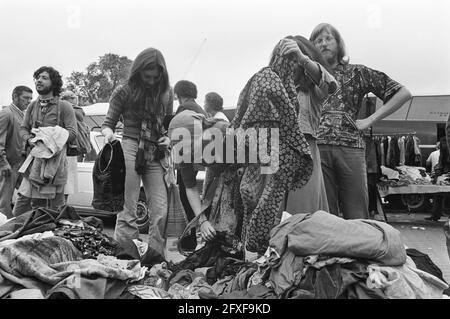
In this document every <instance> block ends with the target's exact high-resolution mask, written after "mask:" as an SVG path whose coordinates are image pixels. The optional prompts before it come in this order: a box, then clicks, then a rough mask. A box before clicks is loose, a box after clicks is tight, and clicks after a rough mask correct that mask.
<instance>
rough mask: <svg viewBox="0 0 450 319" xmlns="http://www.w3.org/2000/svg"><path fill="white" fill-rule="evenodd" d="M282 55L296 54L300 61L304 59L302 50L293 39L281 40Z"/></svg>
mask: <svg viewBox="0 0 450 319" xmlns="http://www.w3.org/2000/svg"><path fill="white" fill-rule="evenodd" d="M281 43H282V44H281V55H283V56H286V55H289V54H291V53H294V54H295V56H297V57H298V58H299V59H300V60H301V59H302V58H304V54H303V52H302V51H301V50H300V48H299V47H298V45H297V42H295V41H294V40H292V39H283V40H281Z"/></svg>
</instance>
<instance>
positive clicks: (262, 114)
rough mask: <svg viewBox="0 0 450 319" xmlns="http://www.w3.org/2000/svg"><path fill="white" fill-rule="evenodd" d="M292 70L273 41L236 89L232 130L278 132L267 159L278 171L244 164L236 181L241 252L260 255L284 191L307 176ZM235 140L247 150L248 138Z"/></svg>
mask: <svg viewBox="0 0 450 319" xmlns="http://www.w3.org/2000/svg"><path fill="white" fill-rule="evenodd" d="M296 68H298V64H297V62H296V61H294V60H293V59H292V58H291V57H290V56H287V57H283V56H282V55H281V52H280V45H278V46H277V47H276V49H275V51H274V58H273V59H272V63H271V64H270V65H269V67H265V68H263V69H262V70H260V71H259V72H258V73H256V74H255V75H254V76H253V77H252V78H251V79H250V80H249V81H248V83H247V84H246V86H245V88H244V89H243V91H242V92H241V94H240V96H239V101H238V106H237V111H236V115H235V117H234V119H233V121H232V122H231V127H232V128H234V129H243V130H247V129H250V128H254V129H256V130H258V129H259V128H261V129H267V128H269V130H268V131H269V132H270V128H274V129H278V131H279V141H278V142H279V143H278V145H277V146H278V149H274V150H273V151H274V152H273V153H274V154H273V156H271V162H270V163H271V164H274V163H275V162H276V163H277V164H278V167H277V168H278V169H276V170H274V171H273V172H272V173H271V174H263V173H262V171H261V169H262V168H263V167H264V164H263V163H262V162H260V161H258V162H257V163H248V162H246V164H244V172H243V175H242V179H241V182H240V196H241V198H242V203H243V209H244V213H243V227H242V240H243V242H245V244H246V248H247V250H249V251H252V252H258V253H264V252H265V250H266V249H267V246H268V243H269V239H270V230H271V229H272V228H273V226H274V222H275V217H276V215H277V214H278V212H279V210H280V207H281V204H282V202H283V198H284V195H285V192H286V191H287V190H293V189H298V188H300V187H302V186H303V185H305V184H306V183H307V182H308V180H309V178H310V177H311V174H312V169H313V163H312V159H311V154H310V150H309V146H308V144H307V142H306V139H305V137H304V135H303V134H302V132H301V131H300V127H299V125H298V120H297V110H298V109H299V104H298V99H297V93H296V89H295V84H294V71H295V70H296ZM271 138H272V136H271V135H270V134H268V136H267V140H266V141H265V142H266V145H267V149H268V150H269V152H268V154H270V151H271V148H270V145H271ZM274 138H275V137H274ZM241 143H246V146H247V148H249V145H248V143H249V142H245V141H241ZM238 147H239V144H238Z"/></svg>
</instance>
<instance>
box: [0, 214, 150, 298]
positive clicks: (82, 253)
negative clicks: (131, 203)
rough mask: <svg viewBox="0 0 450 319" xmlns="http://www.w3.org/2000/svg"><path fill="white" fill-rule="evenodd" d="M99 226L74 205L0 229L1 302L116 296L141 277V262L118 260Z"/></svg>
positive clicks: (17, 220)
mask: <svg viewBox="0 0 450 319" xmlns="http://www.w3.org/2000/svg"><path fill="white" fill-rule="evenodd" d="M101 230H102V222H101V221H100V220H99V219H97V218H94V217H87V218H84V219H83V220H82V219H80V217H79V216H78V215H77V213H76V212H75V210H74V209H73V208H72V207H69V206H67V207H65V208H64V209H63V210H61V211H60V212H56V211H53V210H49V209H41V208H39V209H36V210H34V211H31V212H28V213H26V214H23V215H21V216H19V217H17V218H14V219H11V220H9V221H8V222H6V223H5V224H3V225H1V226H0V298H21V299H22V298H70V299H78V298H81V299H104V298H112V299H113V298H119V297H120V296H121V295H123V293H124V291H125V289H126V288H127V286H128V285H129V284H130V283H131V282H135V281H139V280H141V279H143V278H144V276H145V273H146V270H147V268H146V267H142V266H141V263H140V261H139V260H133V259H131V260H127V259H118V258H116V255H118V254H120V252H121V250H120V247H119V246H118V244H117V243H116V242H115V241H114V240H113V239H112V238H109V237H108V236H106V235H104V234H102V233H101Z"/></svg>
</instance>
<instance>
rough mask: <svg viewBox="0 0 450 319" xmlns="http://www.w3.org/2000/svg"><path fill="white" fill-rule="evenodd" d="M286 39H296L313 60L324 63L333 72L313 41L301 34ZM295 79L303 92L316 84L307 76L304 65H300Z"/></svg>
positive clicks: (298, 44)
mask: <svg viewBox="0 0 450 319" xmlns="http://www.w3.org/2000/svg"><path fill="white" fill-rule="evenodd" d="M286 39H291V40H294V41H295V42H296V43H297V46H298V47H299V48H300V50H301V51H302V52H303V54H305V55H306V56H308V57H309V58H310V59H311V60H312V61H315V62H317V63H319V64H320V65H322V66H323V67H324V68H325V69H326V70H327V71H328V72H329V73H332V70H331V67H330V65H329V64H328V62H327V61H326V60H325V59H324V57H323V56H322V54H321V53H320V51H319V50H318V49H317V48H316V47H315V46H314V44H313V43H312V42H311V41H309V40H308V39H306V38H305V37H303V36H301V35H296V36H287V37H286ZM302 78H303V79H304V81H302V80H301V79H302ZM295 81H296V84H297V85H298V88H299V89H300V90H301V91H303V92H307V91H308V90H310V89H312V88H313V87H314V85H315V84H314V83H313V82H312V81H311V80H309V79H308V78H306V77H305V69H304V68H303V67H302V66H300V70H299V72H298V77H297V78H296V79H295Z"/></svg>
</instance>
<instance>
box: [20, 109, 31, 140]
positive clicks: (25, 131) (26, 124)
mask: <svg viewBox="0 0 450 319" xmlns="http://www.w3.org/2000/svg"><path fill="white" fill-rule="evenodd" d="M34 107H35V104H34V103H32V104H30V105H29V106H28V107H27V110H26V111H25V115H24V117H23V121H22V124H21V125H20V130H19V133H20V137H21V138H22V140H23V141H24V142H25V145H26V142H27V141H28V139H29V138H30V137H32V136H33V135H32V134H31V125H32V124H31V123H30V122H31V120H30V119H31V111H32V109H33V108H34Z"/></svg>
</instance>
